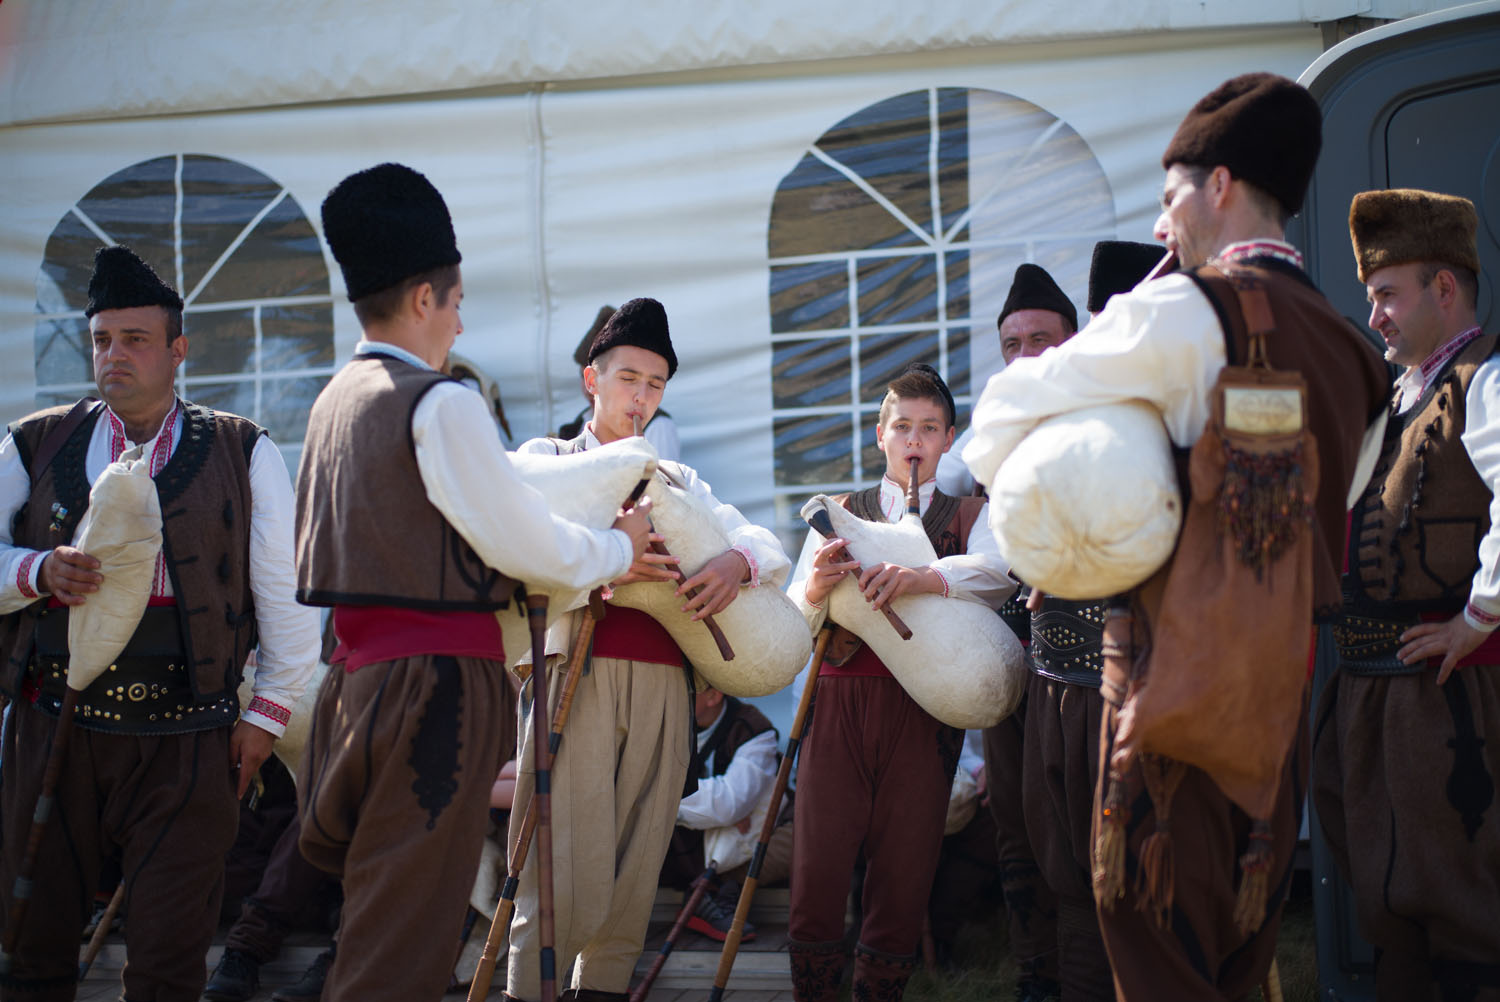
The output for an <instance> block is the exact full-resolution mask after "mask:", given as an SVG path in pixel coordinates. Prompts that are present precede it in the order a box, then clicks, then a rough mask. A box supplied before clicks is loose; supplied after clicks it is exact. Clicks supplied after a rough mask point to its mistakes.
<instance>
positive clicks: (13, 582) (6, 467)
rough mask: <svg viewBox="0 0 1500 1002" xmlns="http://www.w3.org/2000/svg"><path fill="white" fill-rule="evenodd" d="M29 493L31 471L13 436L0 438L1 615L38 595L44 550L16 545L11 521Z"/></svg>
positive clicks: (28, 602) (24, 604)
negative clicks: (12, 535) (27, 469)
mask: <svg viewBox="0 0 1500 1002" xmlns="http://www.w3.org/2000/svg"><path fill="white" fill-rule="evenodd" d="M29 497H31V475H30V474H29V473H27V472H26V467H25V465H24V464H22V462H21V455H20V453H19V452H17V450H16V442H15V438H14V436H12V435H6V436H5V439H4V440H3V441H0V615H3V614H5V613H7V612H15V611H16V610H18V609H24V608H26V606H28V605H30V604H31V603H33V602H35V601H36V600H37V598H38V596H40V595H41V585H40V583H39V582H38V580H37V579H38V576H39V574H40V571H41V568H42V558H43V557H44V556H46V551H44V550H32V549H28V548H27V547H24V546H16V545H14V543H13V540H12V538H11V531H10V530H11V521H12V520H13V519H14V518H15V517H16V512H18V511H20V510H21V506H22V505H24V504H25V503H26V500H27V498H29Z"/></svg>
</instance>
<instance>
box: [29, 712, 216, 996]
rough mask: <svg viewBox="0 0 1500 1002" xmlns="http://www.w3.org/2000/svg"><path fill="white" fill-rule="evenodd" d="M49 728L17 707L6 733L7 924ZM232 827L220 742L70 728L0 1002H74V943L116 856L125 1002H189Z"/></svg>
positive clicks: (210, 737) (200, 976)
mask: <svg viewBox="0 0 1500 1002" xmlns="http://www.w3.org/2000/svg"><path fill="white" fill-rule="evenodd" d="M56 726H57V722H56V720H54V719H53V718H52V717H49V716H47V715H46V714H44V713H42V712H41V711H39V710H37V709H36V708H35V707H33V706H32V705H31V704H30V703H29V702H27V701H25V700H20V701H17V702H15V703H13V704H12V709H11V718H10V720H9V722H8V723H7V725H6V728H5V740H4V750H3V752H0V757H3V759H4V768H3V779H0V814H3V819H4V835H3V839H4V850H3V853H0V904H3V908H4V915H5V916H6V917H8V916H9V913H10V907H11V897H12V888H13V886H14V883H15V878H16V873H17V871H18V870H19V869H20V865H21V859H22V857H23V855H24V853H25V847H26V840H27V834H28V832H29V831H30V828H31V816H32V810H33V808H35V806H36V802H37V794H38V793H39V792H40V790H41V785H42V771H43V768H44V767H45V765H46V761H47V754H48V752H49V750H50V749H51V746H52V734H53V731H54V730H55V728H56ZM238 819H239V813H238V808H237V807H236V805H235V799H234V785H233V780H232V779H231V778H230V770H229V728H227V727H219V728H215V729H213V730H208V731H196V732H193V733H191V734H177V735H170V736H152V737H137V736H127V735H118V734H101V733H99V732H97V731H89V730H85V729H83V728H81V727H76V726H75V728H74V730H73V736H72V740H71V742H70V744H69V746H68V753H67V758H66V760H65V761H64V763H63V768H62V774H61V776H60V777H59V779H58V784H57V793H56V800H55V802H54V806H53V813H52V819H51V822H50V824H49V826H48V830H47V835H46V837H45V838H44V839H43V840H42V843H41V847H40V850H39V854H38V857H37V865H36V871H35V880H36V886H35V888H34V890H33V891H32V896H31V903H30V905H29V907H28V909H27V912H26V918H25V923H24V928H23V929H22V931H21V938H20V942H19V944H18V946H17V948H16V956H15V958H14V966H13V968H12V970H11V973H10V975H9V976H6V977H4V978H0V999H5V1000H6V1002H10V1000H12V999H15V1000H18V1002H19V1000H23V999H24V1000H25V1002H50V1000H53V999H57V1000H68V999H72V998H73V994H74V990H75V988H76V983H77V979H78V940H79V936H80V934H81V932H82V930H83V926H84V923H85V922H86V921H87V919H88V917H89V915H90V913H91V910H92V907H93V902H94V891H95V888H96V886H97V885H98V882H99V870H100V867H101V865H102V863H103V860H104V859H105V857H106V856H113V855H115V854H116V853H118V854H119V855H120V862H121V870H122V872H123V873H124V879H125V901H124V909H125V911H126V913H127V914H128V915H129V916H130V921H129V922H128V923H127V924H126V927H125V940H126V943H125V945H126V951H127V953H128V955H129V960H128V962H127V964H126V966H125V971H124V974H123V977H122V981H123V982H124V997H125V998H127V999H129V1000H131V1002H197V999H198V997H199V995H201V994H202V992H203V984H204V982H205V981H206V980H207V968H206V966H205V963H204V958H205V956H206V954H207V953H208V947H209V944H210V942H211V941H212V939H213V934H214V928H215V926H216V925H217V923H218V919H219V902H220V899H221V897H222V895H223V891H224V856H225V854H226V853H227V852H228V851H229V846H230V844H231V843H232V842H233V841H234V831H235V826H236V824H237V823H238Z"/></svg>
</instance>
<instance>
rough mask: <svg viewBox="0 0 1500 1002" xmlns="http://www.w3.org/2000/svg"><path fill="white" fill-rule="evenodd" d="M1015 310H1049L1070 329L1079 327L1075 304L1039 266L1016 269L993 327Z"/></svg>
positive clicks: (1025, 266) (1003, 321)
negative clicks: (1057, 315) (1065, 321)
mask: <svg viewBox="0 0 1500 1002" xmlns="http://www.w3.org/2000/svg"><path fill="white" fill-rule="evenodd" d="M1017 310H1051V311H1052V312H1053V313H1057V314H1060V315H1061V316H1062V317H1063V318H1064V319H1066V320H1067V321H1068V323H1069V324H1070V325H1071V326H1072V328H1073V330H1075V331H1076V330H1077V329H1078V307H1076V306H1074V305H1073V300H1071V299H1069V298H1068V297H1067V294H1066V293H1064V292H1063V291H1062V289H1060V288H1058V285H1057V283H1056V282H1054V281H1053V280H1052V276H1051V275H1049V274H1047V269H1046V268H1043V267H1041V266H1040V265H1035V264H1023V265H1021V266H1020V267H1019V268H1017V269H1016V277H1015V278H1014V279H1012V281H1011V283H1010V294H1009V295H1008V296H1006V297H1005V308H1004V309H1002V310H1001V311H1000V315H999V316H998V317H996V318H995V327H996V328H997V329H998V328H999V326H1000V325H1001V324H1003V323H1005V318H1006V317H1008V316H1010V315H1011V314H1012V313H1015V312H1016V311H1017Z"/></svg>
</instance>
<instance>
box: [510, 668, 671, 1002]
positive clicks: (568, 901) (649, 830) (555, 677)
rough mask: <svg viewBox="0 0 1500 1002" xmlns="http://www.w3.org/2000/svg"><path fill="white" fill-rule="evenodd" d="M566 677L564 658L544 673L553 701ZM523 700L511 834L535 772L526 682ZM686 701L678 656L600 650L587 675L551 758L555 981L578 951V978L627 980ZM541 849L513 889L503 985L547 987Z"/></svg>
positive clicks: (526, 992) (583, 984)
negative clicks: (659, 660)
mask: <svg viewBox="0 0 1500 1002" xmlns="http://www.w3.org/2000/svg"><path fill="white" fill-rule="evenodd" d="M562 680H563V679H562V672H561V671H559V670H557V668H556V667H554V668H553V670H551V671H550V672H549V673H548V686H549V688H548V693H549V695H550V697H551V699H552V702H553V705H554V706H555V705H556V701H557V696H558V693H559V692H560V691H561V688H562ZM520 708H521V714H522V719H521V751H520V770H519V775H518V776H517V782H516V801H515V802H516V810H514V811H512V812H511V819H510V836H509V837H510V844H511V845H514V844H515V839H516V836H517V834H518V833H519V831H520V828H521V824H522V819H523V818H524V816H525V813H526V808H525V805H526V804H527V803H528V802H529V801H530V799H531V793H532V789H533V784H534V782H535V778H536V772H535V767H534V764H533V763H534V758H533V747H534V746H533V743H532V731H531V728H532V724H533V721H532V720H531V718H530V716H531V715H530V713H529V710H530V708H531V696H530V689H529V687H528V689H527V690H526V691H525V692H523V693H522V697H521V701H520ZM690 708H691V705H690V700H689V698H688V688H687V682H686V680H685V677H684V675H683V672H682V670H681V669H678V668H671V667H667V666H665V665H657V664H647V663H645V662H640V661H622V660H618V659H615V658H596V659H594V661H593V663H592V666H591V668H590V669H589V670H588V672H587V674H585V675H584V676H583V677H582V678H581V679H579V682H578V690H577V693H576V695H575V696H574V699H573V708H572V711H571V714H570V716H569V718H568V722H567V725H566V726H565V727H564V729H563V739H562V745H561V747H560V748H559V750H558V754H557V758H556V760H555V761H554V762H553V764H552V860H553V874H552V887H553V901H554V915H553V929H554V940H553V943H554V948H555V950H556V958H557V973H558V980H559V982H563V981H565V980H566V977H567V971H568V967H569V965H571V964H573V962H574V959H575V958H576V959H577V966H576V968H575V969H574V971H573V977H572V981H571V984H572V987H574V988H586V989H593V990H596V991H604V992H625V991H628V990H629V987H630V977H631V974H632V972H634V970H635V965H636V961H637V960H639V959H640V955H641V948H642V945H643V943H644V942H645V939H646V927H647V925H648V924H649V923H650V920H651V904H652V902H653V901H654V900H655V898H656V878H657V874H658V873H660V872H661V865H662V860H663V859H665V858H666V854H667V845H668V843H670V841H671V839H672V827H673V824H674V823H675V821H676V818H677V805H678V803H679V802H680V801H681V800H682V786H683V781H684V780H685V779H686V778H687V768H688V759H689V747H688V746H689V740H690V739H689V733H688V731H689V728H688V714H689V711H690ZM550 723H551V721H550V714H549V720H548V721H547V726H550ZM536 858H537V853H536V851H535V847H534V846H533V849H532V851H531V852H530V853H529V854H528V855H527V859H526V866H525V868H524V869H523V870H522V871H521V884H520V887H519V888H518V889H517V892H516V915H515V919H514V921H513V922H512V924H511V930H510V956H509V959H508V964H507V967H508V969H507V973H506V991H507V992H508V993H509V994H510V995H512V996H514V997H516V998H520V999H532V1000H534V999H536V998H538V997H539V996H540V995H541V967H540V959H539V958H540V953H539V951H540V943H539V937H538V926H537V867H536Z"/></svg>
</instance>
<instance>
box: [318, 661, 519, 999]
mask: <svg viewBox="0 0 1500 1002" xmlns="http://www.w3.org/2000/svg"><path fill="white" fill-rule="evenodd" d="M503 673H504V667H503V666H502V665H501V664H499V663H498V662H495V661H488V660H482V659H478V658H455V657H449V656H419V657H412V658H403V659H399V660H396V661H382V662H377V663H375V664H369V665H365V666H364V667H363V668H360V669H359V670H358V671H355V672H345V671H340V670H334V671H330V672H329V673H328V674H327V676H326V677H325V678H324V680H323V687H322V689H321V690H320V691H319V692H318V702H317V706H316V707H315V708H314V710H313V725H312V732H311V734H310V735H309V736H308V742H307V751H306V753H305V755H304V757H303V760H302V767H301V770H300V771H299V773H298V783H297V786H298V789H299V790H300V791H301V792H302V796H303V802H302V840H301V848H302V854H303V855H304V856H306V857H307V859H308V861H309V862H311V863H313V864H314V865H316V866H318V867H320V868H322V869H324V870H326V871H328V872H329V873H332V874H334V875H335V876H341V877H342V878H343V881H344V911H343V917H342V919H341V920H340V924H339V935H338V938H339V943H340V944H341V949H340V950H339V951H338V954H337V957H336V958H335V960H334V963H333V967H332V968H331V969H330V970H329V972H328V981H327V984H326V986H325V988H324V990H323V999H324V1002H350V1000H360V1002H366V1000H375V999H391V1000H401V1002H433V1000H436V999H438V998H441V996H442V994H443V990H444V989H445V988H446V987H447V985H448V976H449V974H450V973H451V972H452V970H453V957H454V954H455V952H456V951H457V949H458V936H459V932H460V930H461V927H462V925H463V918H464V906H465V903H466V902H467V901H468V897H469V890H470V888H471V887H472V886H473V884H474V874H475V873H476V872H477V871H478V869H479V852H480V843H481V842H482V841H483V840H484V834H485V831H486V828H487V825H488V823H489V811H488V808H489V794H490V787H491V786H492V785H493V784H494V781H495V776H496V774H497V773H498V772H499V770H500V765H501V759H502V757H503V754H504V750H503V747H502V741H501V734H502V730H503V728H502V727H501V726H499V725H498V724H497V714H499V713H501V712H502V708H503V706H504V697H503V694H502V689H503V687H504V686H505V684H506V683H505V679H504V677H503Z"/></svg>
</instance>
